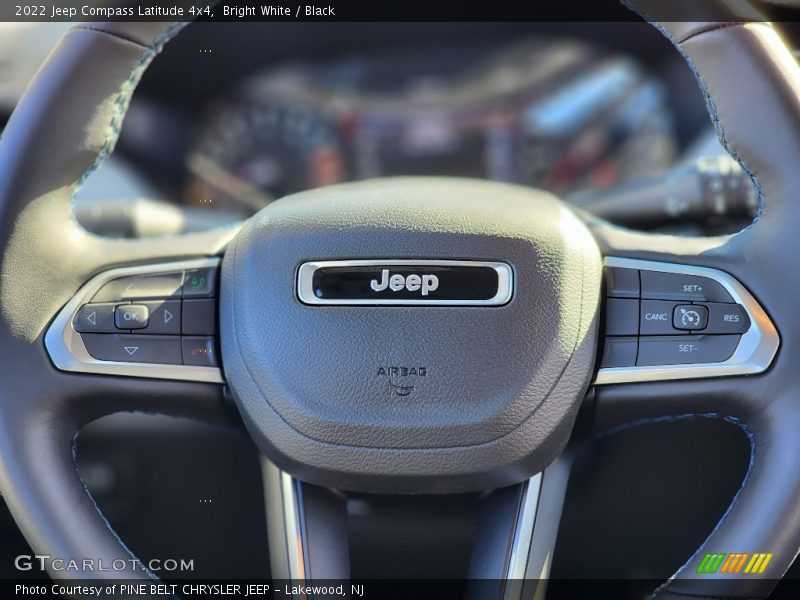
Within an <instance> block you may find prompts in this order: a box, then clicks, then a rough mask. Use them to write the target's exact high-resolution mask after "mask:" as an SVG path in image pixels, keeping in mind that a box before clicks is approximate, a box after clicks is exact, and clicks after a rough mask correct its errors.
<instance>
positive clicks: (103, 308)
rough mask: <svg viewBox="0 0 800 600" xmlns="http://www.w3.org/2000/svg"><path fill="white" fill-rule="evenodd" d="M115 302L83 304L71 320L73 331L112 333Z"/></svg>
mask: <svg viewBox="0 0 800 600" xmlns="http://www.w3.org/2000/svg"><path fill="white" fill-rule="evenodd" d="M115 306H116V304H111V303H109V304H85V305H84V306H82V307H81V308H80V309H79V310H78V312H77V314H76V315H75V318H74V319H73V321H72V325H73V327H75V331H78V332H80V333H113V332H115V331H117V329H116V327H114V307H115Z"/></svg>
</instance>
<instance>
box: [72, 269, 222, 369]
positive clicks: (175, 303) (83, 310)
mask: <svg viewBox="0 0 800 600" xmlns="http://www.w3.org/2000/svg"><path fill="white" fill-rule="evenodd" d="M216 276H217V273H216V269H215V268H213V267H212V268H202V269H191V270H187V271H178V272H173V273H159V274H157V275H142V276H130V277H120V278H117V279H113V280H112V281H110V282H108V283H106V284H105V285H104V286H103V287H102V288H100V290H99V291H98V292H97V293H96V294H95V295H94V297H93V298H92V299H91V301H90V302H89V303H88V304H84V305H83V306H81V307H80V308H79V309H78V311H77V312H76V313H75V316H74V318H73V321H72V326H73V328H74V329H75V331H77V332H79V333H80V334H81V338H82V339H83V343H84V345H85V346H86V350H87V352H88V353H89V354H90V355H91V356H92V357H93V358H95V359H98V360H105V361H115V362H135V363H156V364H175V365H181V364H182V365H193V366H218V361H217V344H216V340H215V337H214V335H215V333H216Z"/></svg>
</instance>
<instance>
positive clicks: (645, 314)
mask: <svg viewBox="0 0 800 600" xmlns="http://www.w3.org/2000/svg"><path fill="white" fill-rule="evenodd" d="M675 308H676V306H675V302H666V301H663V300H642V308H641V313H640V314H641V318H640V320H639V333H641V334H642V335H678V334H680V333H683V332H682V331H678V330H677V329H675V328H674V327H673V326H672V313H673V312H674V310H675Z"/></svg>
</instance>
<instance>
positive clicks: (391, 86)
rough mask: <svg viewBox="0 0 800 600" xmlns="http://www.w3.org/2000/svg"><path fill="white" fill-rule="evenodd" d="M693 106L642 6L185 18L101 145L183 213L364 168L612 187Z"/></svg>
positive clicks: (677, 140) (221, 214)
mask: <svg viewBox="0 0 800 600" xmlns="http://www.w3.org/2000/svg"><path fill="white" fill-rule="evenodd" d="M234 27H235V29H234ZM706 123H707V117H706V115H705V108H704V104H703V101H702V98H701V97H700V94H699V92H697V90H696V84H695V82H694V80H693V77H692V75H691V73H690V72H689V70H688V69H687V68H686V67H685V65H684V64H683V63H682V60H681V59H680V57H679V56H678V54H677V53H675V51H674V49H673V48H672V47H671V45H670V44H669V42H667V41H666V40H662V39H660V36H658V35H654V34H653V31H652V29H651V28H650V27H649V26H648V25H647V24H644V23H622V24H619V23H617V24H615V23H594V24H589V23H585V24H581V23H577V24H566V25H562V24H555V23H551V24H548V23H545V24H541V23H539V24H534V23H396V24H390V23H366V24H351V23H336V24H319V23H292V24H278V23H275V24H271V23H266V24H265V23H262V24H235V25H230V24H223V23H215V24H196V25H194V26H192V27H190V28H187V30H186V31H185V32H184V33H182V34H181V35H180V36H178V38H176V40H175V41H174V42H172V43H171V44H170V45H168V46H167V48H166V49H165V51H164V53H163V55H161V56H160V57H159V58H158V59H157V60H156V61H155V62H154V64H153V66H152V67H151V69H150V70H149V71H148V72H147V73H146V74H145V77H144V79H143V81H142V83H141V86H140V88H139V90H137V94H136V96H135V98H134V101H133V103H132V106H131V110H130V112H129V115H128V118H127V119H126V121H125V124H124V127H123V132H122V136H121V138H120V142H119V145H118V152H117V155H116V156H117V160H119V161H122V162H124V163H125V164H126V168H127V169H129V170H132V171H133V172H135V174H136V176H137V178H138V179H140V185H139V186H138V189H139V190H140V193H139V196H141V197H143V198H146V199H149V200H155V199H157V200H166V201H168V202H169V203H171V204H173V205H178V206H180V207H181V209H182V210H181V218H182V219H183V224H182V226H181V227H182V229H183V230H187V229H188V230H191V229H193V228H195V229H196V228H203V227H206V226H208V225H209V219H208V212H209V211H211V212H212V213H213V215H214V216H213V218H212V219H211V221H212V222H214V223H218V224H224V223H227V222H231V221H233V220H236V219H239V218H242V217H246V216H248V215H250V214H252V213H254V212H255V211H257V210H258V209H260V208H261V207H263V206H264V205H266V204H267V203H269V202H271V201H272V200H274V199H276V198H279V197H281V196H283V195H286V194H288V193H292V192H296V191H301V190H304V189H308V188H312V187H317V186H321V185H328V184H332V183H337V182H340V181H351V180H360V179H366V178H371V177H378V176H392V175H412V174H413V175H455V176H466V177H479V178H491V179H496V180H501V181H509V182H515V183H521V184H524V185H534V186H537V187H543V188H546V189H549V190H551V191H553V192H554V193H556V194H558V195H562V196H565V195H569V194H571V193H574V192H577V191H580V190H586V189H592V190H602V189H606V188H612V187H614V186H617V185H619V184H621V183H624V182H626V181H629V180H631V179H635V178H637V177H640V176H644V175H651V174H653V173H658V172H662V171H664V170H665V169H667V168H669V167H670V166H671V165H672V164H673V163H674V162H675V160H676V158H677V157H678V156H679V155H680V153H681V152H682V151H683V150H684V149H685V148H687V147H688V146H690V145H691V143H692V142H693V141H694V139H695V136H696V134H697V133H698V131H701V130H705V128H706ZM103 187H104V190H98V189H93V186H92V180H91V179H90V180H89V185H88V187H87V189H86V190H84V193H83V195H82V196H81V197H80V198H79V200H81V199H84V198H99V197H101V196H103V195H104V194H105V196H108V193H107V189H108V186H103ZM128 188H130V186H128ZM90 204H91V211H92V212H88V213H87V211H83V212H81V211H80V210H79V211H78V213H79V215H81V214H84V215H86V214H89V215H93V216H94V218H95V220H97V219H101V220H102V217H103V215H99V214H98V210H100V212H102V211H103V210H105V211H106V212H111V213H114V211H116V212H120V211H121V210H128V211H129V210H130V204H125V203H122V204H120V203H117V204H115V203H113V202H109V203H108V204H107V206H106V207H105V209H98V208H97V206H96V202H90ZM79 207H80V203H79ZM121 207H122V208H121ZM162 210H166V209H163V208H162ZM106 216H107V215H106ZM87 220H91V219H90V218H87ZM121 220H122V221H124V219H121ZM106 221H108V219H107V218H106ZM161 221H162V222H166V221H165V220H163V219H162V220H161ZM176 227H177V225H176ZM105 232H106V233H108V232H107V231H105ZM122 233H124V232H122ZM167 233H169V232H167Z"/></svg>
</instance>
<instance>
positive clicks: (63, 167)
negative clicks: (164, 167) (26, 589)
mask: <svg viewBox="0 0 800 600" xmlns="http://www.w3.org/2000/svg"><path fill="white" fill-rule="evenodd" d="M652 4H653V5H654V6H657V3H652ZM661 4H662V6H663V3H661ZM706 4H708V10H709V14H713V15H715V18H717V19H718V20H717V21H708V22H680V23H676V22H665V23H663V24H661V25H658V27H659V29H661V31H662V32H663V33H664V34H666V35H667V36H669V37H670V39H671V40H672V41H673V42H674V44H675V45H676V47H677V48H678V50H679V51H680V52H681V53H682V54H683V55H684V56H685V57H686V59H687V61H688V62H689V64H690V65H691V67H692V69H693V70H694V71H695V73H696V75H697V78H698V81H699V83H700V85H701V87H702V90H703V93H704V95H705V98H706V101H707V104H708V109H709V113H710V115H711V118H712V121H713V123H714V125H715V127H716V128H717V131H718V132H719V136H720V139H721V140H722V142H723V144H724V145H725V147H726V148H727V149H728V151H729V152H730V153H731V154H732V155H733V156H734V157H735V158H736V159H737V160H739V161H740V162H741V164H742V166H743V168H744V169H746V171H747V172H748V173H749V174H750V175H751V177H752V179H753V182H754V184H755V187H756V190H757V193H758V200H759V203H760V208H759V211H758V217H757V219H756V221H755V223H754V224H753V225H752V226H751V227H749V228H747V229H746V230H744V231H742V232H741V233H739V234H736V235H731V236H722V237H714V238H691V239H687V238H683V237H681V238H678V237H671V236H663V235H651V234H644V233H637V232H634V231H628V230H623V229H619V228H616V227H614V226H612V225H610V224H608V223H605V222H601V221H597V220H595V219H592V218H591V217H589V216H587V215H583V214H580V213H577V212H575V211H573V210H571V209H570V208H569V207H567V206H566V205H565V204H564V203H562V202H561V201H560V200H559V199H557V198H555V197H553V196H552V195H550V194H548V193H546V192H543V191H538V190H531V189H525V188H521V187H515V186H511V185H505V184H499V183H489V182H481V181H473V180H465V179H444V178H442V179H438V178H400V179H384V180H380V179H379V180H373V181H367V182H362V183H355V184H345V185H338V186H334V187H329V188H323V189H318V190H313V191H308V192H303V193H300V194H296V195H294V196H291V197H288V198H285V199H282V200H279V201H277V202H274V203H272V204H270V205H269V206H267V207H266V208H264V209H263V210H262V211H261V212H259V213H258V214H257V215H255V216H254V217H252V218H251V219H250V220H248V221H247V222H245V223H244V224H243V225H242V226H241V227H236V228H225V229H220V230H215V231H211V232H208V233H203V234H194V235H186V236H180V237H174V238H165V239H155V240H124V241H122V240H110V239H104V238H100V237H96V236H93V235H91V234H89V233H87V232H86V231H84V230H83V229H81V228H80V227H79V226H78V225H77V223H76V222H75V220H74V219H73V217H72V215H71V213H70V203H71V199H72V197H73V195H74V194H75V192H76V190H77V188H78V187H79V186H80V184H81V183H82V182H83V180H84V179H85V178H86V177H87V176H88V175H89V174H90V173H91V172H92V171H93V170H94V169H95V168H96V167H97V166H98V164H99V163H100V162H101V161H102V160H103V159H104V158H105V157H106V156H107V155H109V154H110V153H111V152H112V150H113V147H114V144H115V141H116V139H117V135H118V133H119V130H120V125H121V123H122V119H123V117H124V115H125V111H126V109H127V106H128V103H129V100H130V97H131V94H132V92H133V90H134V88H135V87H136V84H137V82H138V81H139V78H140V77H141V75H142V73H143V71H144V70H145V68H146V67H147V65H148V64H149V62H150V61H151V60H152V59H153V57H154V56H155V55H156V54H157V53H158V52H159V51H160V50H161V48H162V47H163V45H164V44H165V43H166V42H167V41H168V40H169V39H170V38H171V37H172V36H173V35H175V34H176V33H178V31H179V30H180V29H181V25H179V24H165V23H102V24H93V25H86V24H81V25H77V26H76V27H74V28H73V29H72V30H71V31H70V32H68V33H67V34H66V35H65V36H64V37H63V39H62V40H61V41H60V43H59V44H58V46H57V47H56V49H55V50H54V52H53V53H52V54H51V56H50V57H49V58H48V60H47V61H46V63H45V64H44V66H43V67H42V68H41V69H40V71H39V72H38V74H37V76H36V77H35V79H34V81H33V82H32V84H31V85H30V87H29V89H28V91H27V92H26V94H25V96H24V97H23V98H22V100H21V101H20V103H19V105H18V106H17V109H16V111H15V112H14V114H13V116H12V118H11V120H10V121H9V123H8V126H7V128H6V129H5V132H4V134H3V138H2V142H0V251H1V252H2V261H1V262H0V347H2V349H3V352H2V360H0V380H2V381H3V386H2V394H1V396H0V491H2V494H3V497H4V499H5V501H6V502H7V504H8V506H9V508H10V510H11V512H12V514H13V516H14V518H15V520H16V522H17V524H18V525H19V527H20V529H21V530H22V532H23V533H24V535H25V537H26V539H27V540H28V542H29V543H30V545H31V546H32V548H33V549H34V551H35V552H36V553H37V554H46V555H50V556H51V557H53V558H58V559H61V560H63V561H64V562H65V563H66V562H67V561H70V560H74V561H76V563H77V564H78V565H85V563H84V561H83V559H85V558H91V559H94V560H96V561H102V562H103V563H105V564H109V565H110V564H121V563H120V562H119V561H123V564H124V568H120V569H115V570H112V571H110V572H109V571H93V570H89V569H88V568H87V567H85V566H84V567H82V568H81V569H79V570H78V571H71V570H63V569H61V570H59V569H54V568H52V565H49V572H50V574H51V575H52V576H53V577H54V578H70V577H115V578H133V579H136V578H148V577H151V576H153V574H152V573H151V572H150V571H149V570H148V569H147V568H146V566H145V565H143V564H142V563H141V562H140V561H138V560H136V559H135V557H134V556H133V555H132V553H131V552H130V551H129V550H128V549H127V548H126V546H125V545H124V543H123V541H122V540H120V538H119V537H118V536H117V535H116V534H115V532H114V531H113V530H112V528H111V527H110V525H109V523H108V522H107V521H106V520H105V518H104V517H103V515H102V514H101V513H100V512H99V510H98V508H97V506H96V505H95V503H94V501H93V500H92V498H91V496H90V495H89V493H88V492H87V490H86V488H85V486H84V484H83V483H82V481H81V479H80V476H79V474H78V472H77V470H76V466H75V461H74V452H75V438H76V432H77V431H78V430H79V429H80V428H81V427H82V426H83V425H84V424H86V423H88V422H90V421H92V420H94V419H97V418H99V417H101V416H103V415H107V414H110V413H114V412H119V411H147V412H158V413H166V414H173V415H184V416H193V417H198V418H204V419H211V420H217V419H224V418H225V411H226V409H225V399H224V396H225V394H226V393H227V390H230V392H231V393H232V395H233V397H234V399H235V401H236V405H237V406H238V409H239V411H240V413H241V416H242V418H243V420H244V423H245V425H246V427H247V429H248V431H249V433H250V434H251V435H252V438H253V439H254V440H255V443H256V445H257V446H258V448H259V450H260V451H261V452H262V453H263V456H264V458H263V465H264V481H265V491H266V502H267V507H268V523H269V539H270V554H271V557H272V558H271V560H272V563H273V565H272V566H273V575H274V576H275V577H285V578H291V579H297V580H304V579H305V580H308V579H317V578H330V577H337V578H338V577H342V578H346V577H348V576H349V575H350V568H349V565H348V559H347V552H346V548H347V543H348V542H347V535H346V532H345V526H344V520H345V506H344V500H343V497H344V494H346V493H347V492H350V491H356V492H390V493H399V494H402V493H420V492H425V493H441V494H445V493H455V492H464V491H471V490H493V489H494V490H499V491H497V492H496V493H495V494H494V496H493V498H494V500H493V502H494V504H493V505H492V506H489V507H487V514H489V515H490V517H491V518H487V522H491V523H492V525H491V527H490V529H491V535H485V536H481V535H479V536H478V540H479V542H478V543H477V546H476V550H475V552H476V553H477V554H476V558H475V560H473V567H472V572H471V576H473V577H475V578H498V579H506V580H508V579H510V580H514V579H523V578H528V579H544V578H546V577H547V573H548V570H547V569H548V566H549V563H550V557H551V555H552V551H553V547H554V543H555V534H556V530H557V523H558V520H559V517H560V513H561V504H562V501H563V497H564V490H565V485H566V483H565V482H566V477H567V474H568V464H567V462H566V461H565V460H563V459H562V458H559V456H560V453H561V451H562V449H563V448H564V446H565V444H566V443H567V440H568V438H569V436H570V432H571V430H572V427H573V424H574V421H575V418H576V414H577V412H578V409H579V407H580V405H581V403H582V402H583V401H584V399H585V398H586V396H587V393H588V392H589V390H592V391H593V392H594V402H595V406H594V426H595V427H596V428H597V430H598V431H609V430H613V429H614V428H617V427H620V426H622V425H624V424H628V425H630V424H638V423H646V422H652V421H653V420H656V421H658V420H662V419H672V418H687V417H689V416H704V417H709V418H721V419H726V420H728V421H730V422H733V423H735V424H736V425H738V426H739V427H740V428H741V429H742V430H743V431H744V432H746V434H747V437H748V439H749V441H750V445H751V460H750V465H749V469H748V471H747V474H746V476H745V478H744V481H743V482H742V487H741V489H740V490H739V491H738V492H737V493H736V496H735V497H734V498H733V500H732V502H731V504H730V506H729V508H728V510H727V511H726V512H725V514H724V515H721V518H720V520H719V523H718V524H717V526H716V527H714V529H713V531H711V532H709V534H708V537H707V538H706V540H705V541H704V542H703V544H702V546H701V547H700V548H699V549H698V550H697V552H696V553H695V554H694V555H692V556H691V557H689V558H688V560H687V562H686V564H685V565H684V566H683V567H681V568H680V569H679V570H678V571H677V572H676V573H675V574H674V575H673V577H672V578H670V580H669V581H668V582H667V583H665V584H664V585H663V586H661V587H660V588H659V589H658V590H657V592H656V594H657V595H674V596H684V595H702V596H704V597H705V596H709V597H735V598H745V597H746V598H753V597H758V598H760V597H765V596H766V595H768V593H769V592H770V590H771V587H772V586H773V585H774V584H775V581H776V580H778V579H779V578H780V577H781V576H782V575H783V574H784V573H785V572H786V570H787V569H788V567H789V566H790V565H791V564H792V562H793V560H794V559H795V556H796V555H797V553H798V548H800V503H798V498H800V436H798V433H797V432H798V431H800V401H798V394H797V377H796V363H797V360H798V359H800V346H799V345H798V344H799V343H800V342H799V341H798V339H796V338H794V337H793V335H792V334H791V331H795V330H800V312H799V311H798V310H797V298H798V297H800V276H798V275H797V272H796V270H795V269H794V266H793V264H792V261H793V260H794V259H793V258H792V257H793V256H797V255H798V253H799V252H800V240H799V239H798V236H797V233H796V232H797V228H795V226H794V224H795V223H798V227H800V210H798V207H796V206H794V204H795V201H796V198H795V195H796V193H797V190H798V189H800V170H798V169H797V164H798V160H800V135H798V131H800V70H798V66H797V64H796V62H795V60H794V58H793V57H792V56H791V54H790V53H789V51H788V50H787V48H786V47H785V46H784V44H783V43H782V42H781V40H780V38H779V36H778V35H777V34H776V32H775V31H774V30H773V29H772V27H771V26H770V25H769V24H768V23H766V22H764V21H763V20H762V19H761V17H760V16H759V15H758V14H757V13H756V12H755V11H754V10H753V9H752V8H750V7H748V6H747V5H746V4H745V3H741V2H737V3H731V4H730V5H728V4H725V3H722V2H708V3H706ZM704 6H705V5H704ZM657 16H658V14H657V13H655V17H657ZM655 17H650V16H648V17H647V19H648V20H650V21H653V22H655V21H656V18H655ZM779 332H782V334H783V336H782V337H781V335H780V334H779ZM332 489H336V490H342V491H343V493H333V492H331V491H330V490H332ZM487 528H488V526H487ZM487 530H488V529H487ZM479 533H480V532H479ZM115 561H118V562H115ZM509 589H510V588H509ZM526 589H527V588H526ZM506 592H507V593H508V589H507V590H506ZM525 593H527V592H525ZM514 594H518V595H523V590H522V587H519V589H517V591H516V592H514Z"/></svg>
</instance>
